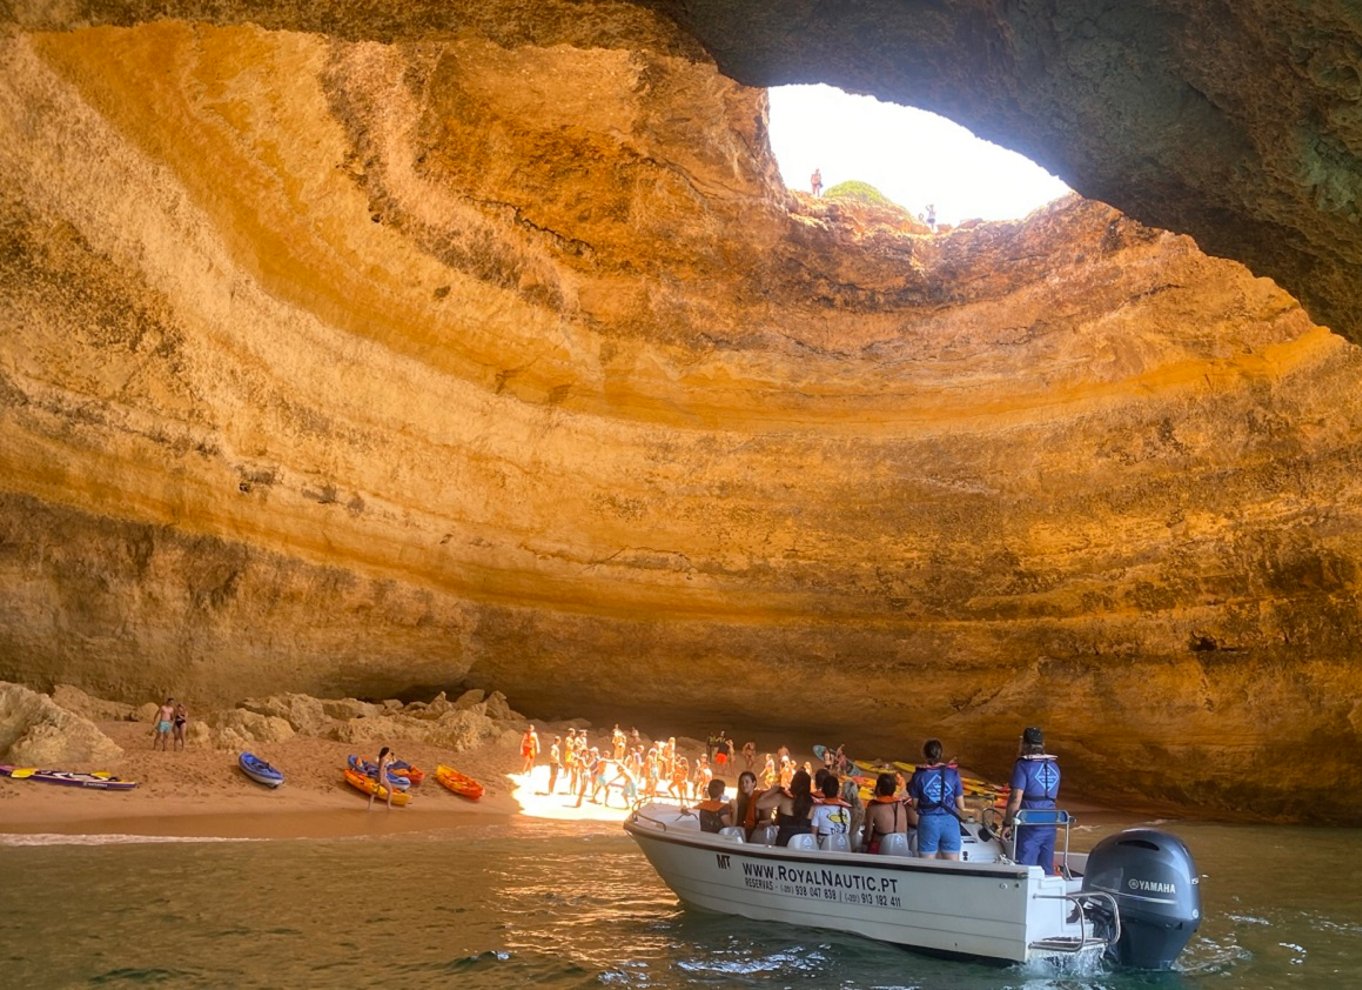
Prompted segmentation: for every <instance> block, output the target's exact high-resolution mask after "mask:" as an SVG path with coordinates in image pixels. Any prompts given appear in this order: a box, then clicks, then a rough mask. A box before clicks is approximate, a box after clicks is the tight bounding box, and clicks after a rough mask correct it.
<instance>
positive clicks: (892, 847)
mask: <svg viewBox="0 0 1362 990" xmlns="http://www.w3.org/2000/svg"><path fill="white" fill-rule="evenodd" d="M880 855H881V856H911V855H912V852H911V851H910V850H909V848H908V836H906V835H904V834H903V833H902V832H895V833H893V834H892V835H883V836H880Z"/></svg>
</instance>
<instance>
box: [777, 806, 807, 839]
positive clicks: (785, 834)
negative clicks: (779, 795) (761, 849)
mask: <svg viewBox="0 0 1362 990" xmlns="http://www.w3.org/2000/svg"><path fill="white" fill-rule="evenodd" d="M812 831H813V822H811V821H809V820H808V819H807V818H796V817H795V816H794V815H787V814H785V812H783V811H777V812H776V845H778V846H788V845H789V844H790V839H791V838H792V837H794V836H796V835H807V834H808V833H810V832H812Z"/></svg>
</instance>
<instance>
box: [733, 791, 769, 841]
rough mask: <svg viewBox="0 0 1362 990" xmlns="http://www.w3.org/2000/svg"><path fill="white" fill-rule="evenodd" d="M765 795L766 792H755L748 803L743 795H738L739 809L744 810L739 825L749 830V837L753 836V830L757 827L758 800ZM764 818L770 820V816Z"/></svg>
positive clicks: (765, 815) (766, 815)
mask: <svg viewBox="0 0 1362 990" xmlns="http://www.w3.org/2000/svg"><path fill="white" fill-rule="evenodd" d="M765 793H766V792H765V791H759V790H753V791H752V796H751V797H750V798H748V799H747V801H746V802H744V801H743V795H742V794H739V795H738V807H739V808H741V809H742V821H741V822H739V824H740V825H742V827H743V828H745V829H747V834H748V836H749V837H750V836H751V835H752V830H753V829H754V828H756V827H757V798H759V797H761V796H762V795H763V794H765ZM764 817H767V818H769V817H770V815H769V814H764Z"/></svg>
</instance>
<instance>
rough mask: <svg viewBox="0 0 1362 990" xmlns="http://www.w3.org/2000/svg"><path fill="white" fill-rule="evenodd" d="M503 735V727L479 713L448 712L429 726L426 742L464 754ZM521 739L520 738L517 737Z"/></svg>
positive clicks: (466, 711)
mask: <svg viewBox="0 0 1362 990" xmlns="http://www.w3.org/2000/svg"><path fill="white" fill-rule="evenodd" d="M500 735H501V727H500V726H499V725H497V723H496V722H494V721H493V720H492V719H490V718H488V717H487V716H486V715H483V714H481V713H479V712H477V711H473V710H467V709H466V710H464V711H455V712H448V713H446V714H445V715H443V716H441V717H440V718H439V720H437V721H436V722H434V723H432V724H431V725H430V726H429V732H428V734H427V736H426V742H429V743H430V744H431V745H433V746H439V747H441V748H442V749H449V750H453V751H454V752H456V753H457V752H462V751H463V750H466V749H472V748H474V747H475V746H480V745H481V744H482V743H483V742H485V741H487V740H488V739H496V738H498V737H499V736H500ZM517 738H519V737H517Z"/></svg>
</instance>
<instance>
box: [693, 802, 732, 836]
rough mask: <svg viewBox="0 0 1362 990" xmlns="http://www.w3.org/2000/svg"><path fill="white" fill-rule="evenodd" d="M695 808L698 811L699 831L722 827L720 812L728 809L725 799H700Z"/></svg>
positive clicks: (710, 830) (713, 830)
mask: <svg viewBox="0 0 1362 990" xmlns="http://www.w3.org/2000/svg"><path fill="white" fill-rule="evenodd" d="M695 808H696V810H697V811H699V812H700V831H701V832H717V831H719V829H721V828H723V827H724V819H723V815H722V812H725V811H727V810H728V802H727V801H701V802H700V803H699V804H697V805H696V806H695Z"/></svg>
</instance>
